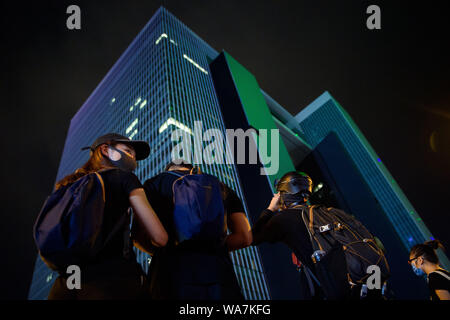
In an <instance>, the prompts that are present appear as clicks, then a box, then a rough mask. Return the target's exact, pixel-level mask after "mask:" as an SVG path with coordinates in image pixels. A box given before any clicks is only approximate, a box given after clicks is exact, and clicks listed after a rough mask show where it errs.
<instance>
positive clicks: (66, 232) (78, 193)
mask: <svg viewBox="0 0 450 320" xmlns="http://www.w3.org/2000/svg"><path fill="white" fill-rule="evenodd" d="M107 170H111V169H107ZM102 171H106V170H102ZM104 208H105V186H104V183H103V179H102V177H101V176H100V174H98V173H97V172H94V173H90V174H87V175H85V176H83V177H81V178H79V179H78V180H76V181H75V182H73V183H71V184H69V185H66V186H63V187H61V188H59V189H58V190H56V191H54V192H53V193H52V194H51V195H50V196H49V197H48V198H47V200H46V201H45V202H44V205H43V206H42V209H41V211H40V213H39V215H38V217H37V220H36V222H35V225H34V227H33V235H34V240H35V243H36V246H37V248H38V250H39V254H40V256H41V258H42V260H43V261H44V262H45V264H46V265H47V266H48V267H50V268H51V269H53V270H56V271H59V272H61V271H62V272H65V269H66V268H67V266H69V265H82V264H84V263H86V262H89V261H91V260H92V259H94V258H95V257H96V256H97V255H98V253H99V252H100V250H101V249H102V248H104V246H105V245H106V243H107V242H108V241H109V239H111V238H112V236H113V235H114V234H115V233H116V232H117V231H118V230H119V229H120V228H121V227H122V226H123V225H124V224H125V223H126V221H127V218H128V216H127V215H124V216H123V217H122V218H121V219H120V221H119V222H118V223H117V224H116V225H115V226H114V228H113V231H112V233H111V234H110V235H108V237H107V238H106V240H104V235H103V234H102V232H101V227H102V224H103V211H104Z"/></svg>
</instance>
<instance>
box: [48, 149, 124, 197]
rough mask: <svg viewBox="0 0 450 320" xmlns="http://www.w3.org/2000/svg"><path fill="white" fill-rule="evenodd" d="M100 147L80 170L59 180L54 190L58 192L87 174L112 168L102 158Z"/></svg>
mask: <svg viewBox="0 0 450 320" xmlns="http://www.w3.org/2000/svg"><path fill="white" fill-rule="evenodd" d="M107 144H108V145H111V146H114V145H115V144H116V143H112V142H111V143H107ZM100 147H101V145H100V146H98V147H97V148H96V149H95V150H94V151H92V152H91V155H90V157H89V160H88V161H87V162H86V163H85V164H84V165H83V166H81V168H78V169H77V170H75V172H73V173H71V174H69V175H67V176H65V177H64V178H62V179H61V180H59V181H58V182H57V183H56V184H55V190H58V189H59V188H61V187H64V186H66V185H68V184H71V183H73V182H75V181H77V180H78V179H80V178H81V177H83V176H85V175H87V174H89V173H92V172H97V171H99V170H101V169H105V168H113V167H114V165H113V164H112V163H111V162H110V161H109V159H108V158H106V157H104V156H103V154H102V151H101V148H100Z"/></svg>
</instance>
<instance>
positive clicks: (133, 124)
mask: <svg viewBox="0 0 450 320" xmlns="http://www.w3.org/2000/svg"><path fill="white" fill-rule="evenodd" d="M137 123H138V118H136V119H135V120H134V121H133V122H132V123H131V124H130V126H129V127H128V128H127V130H126V131H125V132H126V134H128V133H129V132H130V131H131V130H133V128H134V126H135V125H137Z"/></svg>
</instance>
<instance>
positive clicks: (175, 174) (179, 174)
mask: <svg viewBox="0 0 450 320" xmlns="http://www.w3.org/2000/svg"><path fill="white" fill-rule="evenodd" d="M166 173H169V174H173V175H174V176H177V177H178V178H181V177H184V174H181V173H176V172H175V171H166Z"/></svg>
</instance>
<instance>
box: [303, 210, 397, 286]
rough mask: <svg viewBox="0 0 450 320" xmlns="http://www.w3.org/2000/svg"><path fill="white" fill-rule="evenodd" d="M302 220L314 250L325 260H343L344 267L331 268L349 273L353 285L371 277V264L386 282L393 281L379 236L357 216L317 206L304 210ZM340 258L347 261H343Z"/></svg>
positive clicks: (362, 282) (347, 274)
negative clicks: (380, 245) (377, 239)
mask: <svg viewBox="0 0 450 320" xmlns="http://www.w3.org/2000/svg"><path fill="white" fill-rule="evenodd" d="M302 218H303V221H304V223H305V225H306V228H307V229H308V232H309V234H310V237H311V242H312V247H313V250H315V251H316V250H322V251H324V252H325V257H326V256H327V255H329V256H330V257H331V256H333V258H331V259H333V260H335V261H339V260H343V261H344V263H343V264H344V268H342V264H341V266H338V265H337V264H338V263H331V268H335V270H339V269H340V272H341V271H343V272H346V277H347V279H348V282H349V283H352V284H355V285H362V284H365V282H366V280H367V278H368V277H369V276H370V274H368V273H367V267H368V266H370V265H376V266H378V267H379V268H380V271H381V282H382V283H383V282H384V281H386V280H387V279H388V278H389V276H390V270H389V265H388V262H387V260H386V257H385V255H384V252H383V250H382V249H381V248H380V247H379V246H378V244H377V242H376V240H375V237H374V236H373V235H372V234H371V233H370V232H369V231H368V230H367V229H366V227H364V225H363V224H362V223H361V222H359V221H358V220H357V219H355V218H354V217H353V216H351V215H349V214H347V213H345V212H344V211H342V210H339V209H336V208H326V207H324V206H321V205H313V206H309V207H304V206H303V207H302ZM342 252H343V254H340V253H342ZM339 255H341V256H343V257H344V258H343V259H340V258H339ZM345 264H346V266H345Z"/></svg>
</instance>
